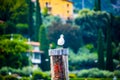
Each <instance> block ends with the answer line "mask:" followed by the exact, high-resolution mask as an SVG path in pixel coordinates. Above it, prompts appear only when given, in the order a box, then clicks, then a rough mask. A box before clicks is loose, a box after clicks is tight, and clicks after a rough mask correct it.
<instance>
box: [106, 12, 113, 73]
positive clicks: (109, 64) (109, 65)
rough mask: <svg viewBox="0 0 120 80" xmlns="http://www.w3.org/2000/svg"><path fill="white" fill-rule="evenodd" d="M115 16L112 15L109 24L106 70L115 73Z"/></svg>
mask: <svg viewBox="0 0 120 80" xmlns="http://www.w3.org/2000/svg"><path fill="white" fill-rule="evenodd" d="M112 20H113V15H112V14H111V17H110V19H109V24H108V26H107V40H106V44H107V46H106V47H107V48H106V69H107V70H110V71H113V54H112V37H111V35H112V33H111V31H112V26H113V22H112Z"/></svg>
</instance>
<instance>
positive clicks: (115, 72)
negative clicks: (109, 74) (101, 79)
mask: <svg viewBox="0 0 120 80" xmlns="http://www.w3.org/2000/svg"><path fill="white" fill-rule="evenodd" d="M114 76H116V77H118V78H120V71H119V70H116V71H114Z"/></svg>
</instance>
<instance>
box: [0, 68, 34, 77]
mask: <svg viewBox="0 0 120 80" xmlns="http://www.w3.org/2000/svg"><path fill="white" fill-rule="evenodd" d="M32 72H33V71H32V68H31V67H23V68H22V69H14V68H10V67H2V68H1V69H0V75H3V76H6V75H8V74H9V73H11V74H18V75H20V76H26V77H27V76H29V75H30V74H31V73H32Z"/></svg>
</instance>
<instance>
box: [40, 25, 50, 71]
mask: <svg viewBox="0 0 120 80" xmlns="http://www.w3.org/2000/svg"><path fill="white" fill-rule="evenodd" d="M39 41H40V50H41V51H43V52H44V54H42V55H41V56H42V57H41V59H42V62H41V68H42V70H44V71H46V70H49V69H50V67H49V64H50V63H49V61H46V59H49V56H48V49H49V43H48V38H47V34H46V28H45V26H44V25H42V26H41V27H40V33H39Z"/></svg>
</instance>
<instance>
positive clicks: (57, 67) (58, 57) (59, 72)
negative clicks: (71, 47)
mask: <svg viewBox="0 0 120 80" xmlns="http://www.w3.org/2000/svg"><path fill="white" fill-rule="evenodd" d="M49 55H50V62H51V80H69V76H68V73H69V72H68V49H63V48H60V49H50V50H49Z"/></svg>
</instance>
